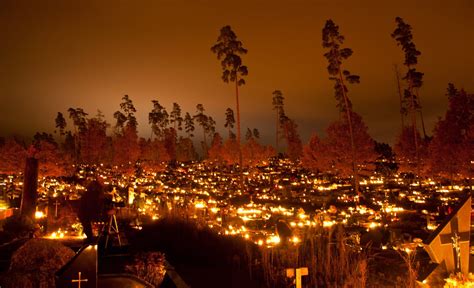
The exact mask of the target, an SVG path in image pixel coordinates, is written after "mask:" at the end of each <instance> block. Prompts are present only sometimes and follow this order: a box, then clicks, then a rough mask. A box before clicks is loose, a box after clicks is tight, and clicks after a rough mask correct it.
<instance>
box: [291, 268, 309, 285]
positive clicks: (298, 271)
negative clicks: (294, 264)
mask: <svg viewBox="0 0 474 288" xmlns="http://www.w3.org/2000/svg"><path fill="white" fill-rule="evenodd" d="M295 270H296V277H295ZM306 275H308V267H300V268H296V269H293V268H289V269H286V277H288V278H292V277H295V278H296V279H295V282H296V288H301V287H303V286H302V283H301V277H303V276H306Z"/></svg>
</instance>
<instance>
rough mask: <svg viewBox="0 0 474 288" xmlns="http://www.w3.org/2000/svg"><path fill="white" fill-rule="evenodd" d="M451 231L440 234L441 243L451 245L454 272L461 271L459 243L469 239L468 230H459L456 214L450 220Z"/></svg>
mask: <svg viewBox="0 0 474 288" xmlns="http://www.w3.org/2000/svg"><path fill="white" fill-rule="evenodd" d="M450 224H451V233H447V234H443V235H440V240H441V244H443V245H449V244H450V245H452V247H453V257H454V270H455V272H460V271H461V243H462V242H464V243H465V242H468V243H469V240H470V237H471V235H470V231H464V232H459V225H458V217H457V215H456V216H454V218H453V219H452V220H451V221H450Z"/></svg>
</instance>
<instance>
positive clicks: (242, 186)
mask: <svg viewBox="0 0 474 288" xmlns="http://www.w3.org/2000/svg"><path fill="white" fill-rule="evenodd" d="M235 100H236V106H237V107H236V108H237V109H236V112H237V147H238V149H239V166H240V188H241V189H243V188H244V174H243V173H244V170H243V166H242V149H241V147H240V146H241V145H240V106H239V78H238V77H237V79H235Z"/></svg>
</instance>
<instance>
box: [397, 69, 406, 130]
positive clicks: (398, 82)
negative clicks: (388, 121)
mask: <svg viewBox="0 0 474 288" xmlns="http://www.w3.org/2000/svg"><path fill="white" fill-rule="evenodd" d="M394 66H395V75H396V76H397V87H398V98H399V101H400V120H401V122H402V130H403V127H405V123H404V121H403V97H402V87H401V85H400V73H399V72H398V67H397V64H395V65H394Z"/></svg>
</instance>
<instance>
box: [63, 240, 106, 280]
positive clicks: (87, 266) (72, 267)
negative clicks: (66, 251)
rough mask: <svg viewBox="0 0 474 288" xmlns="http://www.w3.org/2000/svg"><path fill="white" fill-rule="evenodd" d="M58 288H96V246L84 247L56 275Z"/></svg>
mask: <svg viewBox="0 0 474 288" xmlns="http://www.w3.org/2000/svg"><path fill="white" fill-rule="evenodd" d="M56 287H58V288H63V287H64V288H66V287H67V288H70V287H74V288H97V245H87V246H84V247H83V248H82V249H81V250H79V252H77V254H76V255H75V256H74V257H73V258H72V259H71V260H70V261H69V262H68V263H67V264H66V265H64V267H62V268H61V269H60V270H59V271H58V272H57V273H56Z"/></svg>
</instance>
